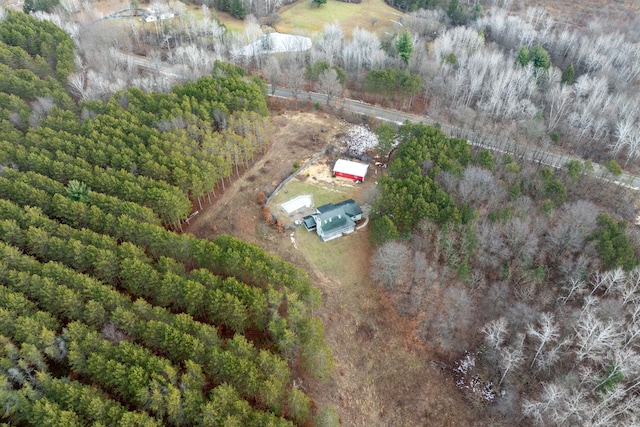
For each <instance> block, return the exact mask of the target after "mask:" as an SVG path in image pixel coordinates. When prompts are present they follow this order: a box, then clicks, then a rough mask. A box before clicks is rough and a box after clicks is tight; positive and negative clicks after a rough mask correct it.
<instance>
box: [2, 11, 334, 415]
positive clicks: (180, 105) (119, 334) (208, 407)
mask: <svg viewBox="0 0 640 427" xmlns="http://www.w3.org/2000/svg"><path fill="white" fill-rule="evenodd" d="M5 13H6V16H5V19H3V20H2V21H0V37H2V38H1V40H2V44H1V45H0V51H1V52H2V53H1V54H0V62H2V64H3V65H4V66H5V67H7V70H10V72H8V73H7V76H9V77H10V78H11V79H13V80H11V83H10V84H5V86H3V92H2V94H0V100H1V101H2V102H1V103H0V108H1V110H0V126H1V128H2V134H1V136H0V139H1V140H0V295H1V296H0V403H1V404H2V407H3V408H4V411H3V414H2V415H0V419H2V420H3V421H6V422H9V423H10V424H17V425H34V426H46V425H50V426H60V425H69V426H72V425H109V426H113V425H122V426H125V425H126V426H134V425H140V426H142V425H145V426H153V425H158V426H159V425H175V426H180V425H203V426H205V425H208V426H218V425H246V426H249V425H253V426H267V425H271V426H276V425H278V426H280V425H282V426H285V425H305V424H306V423H307V422H308V421H309V420H310V419H311V417H312V416H313V412H314V411H315V410H316V409H317V408H312V405H311V402H310V399H309V398H308V397H307V396H306V395H305V394H304V392H303V391H302V390H301V389H300V388H298V387H297V386H296V385H295V384H294V381H293V378H292V373H291V369H292V368H294V367H295V368H300V367H302V368H304V369H306V370H307V372H308V373H309V374H310V375H312V376H314V377H318V378H324V377H327V376H328V375H330V373H331V370H332V357H331V353H330V351H329V349H328V348H327V347H326V346H325V344H324V341H323V340H324V338H323V325H322V323H321V322H320V321H319V320H318V319H316V318H313V317H312V316H311V311H312V310H313V309H314V308H315V307H317V306H318V304H320V297H319V292H318V291H317V289H315V288H314V287H313V285H312V284H311V283H310V281H309V278H308V277H307V275H306V273H305V272H304V271H302V270H299V269H297V268H294V267H293V266H291V265H289V264H287V263H285V262H283V261H282V260H280V259H279V258H277V257H275V256H272V255H270V254H267V253H265V252H264V251H263V250H262V249H260V248H258V247H257V246H255V245H251V244H247V243H244V242H242V241H239V240H237V239H234V238H231V237H227V236H221V237H219V238H218V239H216V240H215V241H213V242H212V241H207V240H200V239H197V238H195V237H193V236H190V235H186V234H182V235H181V234H177V233H175V232H174V231H170V230H169V228H172V229H174V230H178V229H180V227H181V221H183V220H184V219H186V218H187V216H188V215H189V213H190V211H191V207H192V203H198V202H199V201H200V200H201V199H202V198H203V197H208V196H209V195H210V194H212V193H214V192H215V191H216V189H217V188H220V187H224V185H225V183H224V180H225V179H228V178H229V177H230V175H231V174H232V173H234V171H235V172H238V170H239V168H240V167H242V166H243V165H246V164H247V163H248V162H251V161H252V159H253V156H255V155H258V154H260V152H261V150H263V149H264V148H265V146H266V143H267V138H268V135H269V123H268V121H267V119H266V114H267V109H266V103H265V95H264V94H265V90H264V87H263V86H262V84H261V83H260V82H259V81H258V80H255V79H253V78H248V77H246V76H245V75H244V73H243V71H242V70H241V69H239V68H237V67H235V66H231V65H228V64H223V63H218V64H216V66H215V68H214V72H213V75H212V77H207V78H202V79H200V80H198V81H195V82H192V83H188V84H185V85H184V86H176V87H175V88H174V89H173V90H172V91H171V92H170V93H165V94H159V93H143V92H142V91H140V90H137V89H130V90H126V91H122V92H119V93H117V94H116V95H115V96H113V97H112V98H111V99H109V100H108V101H107V102H104V103H103V102H99V101H94V102H89V103H84V104H80V105H76V104H75V103H73V101H71V98H70V97H69V96H68V94H67V93H66V91H65V90H64V86H63V84H61V83H60V82H61V81H63V82H64V81H65V79H66V76H67V75H68V73H69V71H71V69H72V65H71V64H73V61H71V62H69V61H68V58H73V52H72V49H73V43H72V42H71V40H70V38H69V37H68V36H67V35H66V34H65V33H64V32H63V31H62V30H60V29H58V28H57V27H55V26H53V25H52V24H49V23H46V22H41V21H36V20H35V19H32V18H31V17H28V16H26V15H24V14H21V13H15V12H5ZM18 35H22V36H23V37H22V38H20V37H18ZM26 35H28V36H26ZM51 40H53V41H54V42H50V41H51ZM52 46H54V47H55V50H53V51H52V49H54V47H52ZM3 76H4V72H3ZM3 82H5V83H6V82H7V81H6V80H5V79H3ZM14 82H15V83H14Z"/></svg>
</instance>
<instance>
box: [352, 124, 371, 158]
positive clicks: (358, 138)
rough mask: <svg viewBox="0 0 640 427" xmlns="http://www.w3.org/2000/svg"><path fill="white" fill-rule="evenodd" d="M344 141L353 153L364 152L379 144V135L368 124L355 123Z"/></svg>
mask: <svg viewBox="0 0 640 427" xmlns="http://www.w3.org/2000/svg"><path fill="white" fill-rule="evenodd" d="M344 141H345V142H346V144H347V148H348V150H349V151H350V152H351V153H354V154H360V155H361V154H364V153H366V152H368V151H371V150H373V149H374V148H375V147H377V146H378V136H377V135H376V134H375V133H373V132H372V131H371V130H370V129H369V127H368V126H363V125H354V126H351V127H350V128H349V130H348V131H347V132H346V134H345V136H344Z"/></svg>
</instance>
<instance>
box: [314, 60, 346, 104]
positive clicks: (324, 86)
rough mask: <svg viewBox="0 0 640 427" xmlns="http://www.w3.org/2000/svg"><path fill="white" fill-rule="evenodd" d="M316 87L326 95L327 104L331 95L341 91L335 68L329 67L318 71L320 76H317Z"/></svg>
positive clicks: (333, 95)
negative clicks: (320, 71)
mask: <svg viewBox="0 0 640 427" xmlns="http://www.w3.org/2000/svg"><path fill="white" fill-rule="evenodd" d="M318 88H319V89H320V91H321V92H322V93H324V94H325V95H327V105H329V103H330V102H331V100H332V99H333V97H335V96H337V95H339V94H340V93H341V92H342V85H341V84H340V81H339V80H338V73H337V72H336V70H334V69H333V68H329V69H328V70H325V71H323V72H322V73H320V77H318Z"/></svg>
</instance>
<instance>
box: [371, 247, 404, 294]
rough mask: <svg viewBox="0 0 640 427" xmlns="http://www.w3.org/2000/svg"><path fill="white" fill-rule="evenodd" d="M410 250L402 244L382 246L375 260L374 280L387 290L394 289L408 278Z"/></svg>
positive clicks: (377, 251) (372, 273)
mask: <svg viewBox="0 0 640 427" xmlns="http://www.w3.org/2000/svg"><path fill="white" fill-rule="evenodd" d="M409 260H410V249H409V247H408V246H407V245H405V244H404V243H401V242H396V241H388V242H386V243H385V244H384V245H382V246H380V247H379V248H378V249H377V250H376V253H375V255H374V258H373V271H372V272H371V275H372V278H373V280H374V281H375V282H376V283H378V284H379V285H381V286H383V287H384V288H387V289H393V288H394V287H395V286H396V285H397V284H398V283H400V282H402V281H403V280H405V278H406V276H407V265H408V263H409Z"/></svg>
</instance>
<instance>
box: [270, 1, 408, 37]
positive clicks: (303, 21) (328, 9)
mask: <svg viewBox="0 0 640 427" xmlns="http://www.w3.org/2000/svg"><path fill="white" fill-rule="evenodd" d="M278 13H279V14H280V16H281V17H282V19H281V20H280V22H278V23H277V24H276V30H277V31H278V32H280V33H286V34H299V33H302V34H305V35H312V34H313V33H319V32H321V31H322V27H323V26H324V25H325V24H331V23H333V22H335V21H338V22H339V23H340V25H341V26H342V29H343V31H344V33H345V36H346V37H351V34H352V32H353V29H354V28H356V27H360V28H364V29H366V30H368V31H373V32H375V33H377V34H378V35H381V34H383V33H385V32H389V33H391V32H394V31H395V29H396V27H397V26H398V24H397V23H396V21H398V19H399V18H400V17H401V16H402V13H401V12H400V11H398V10H396V9H394V8H392V7H391V6H389V5H387V4H386V3H385V2H384V1H383V0H363V1H362V3H360V4H356V3H344V2H341V1H337V0H328V1H327V3H326V4H324V5H322V6H320V7H312V6H311V1H310V0H300V1H298V2H297V3H294V4H292V5H288V6H285V7H282V8H281V9H280V11H279V12H278Z"/></svg>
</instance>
